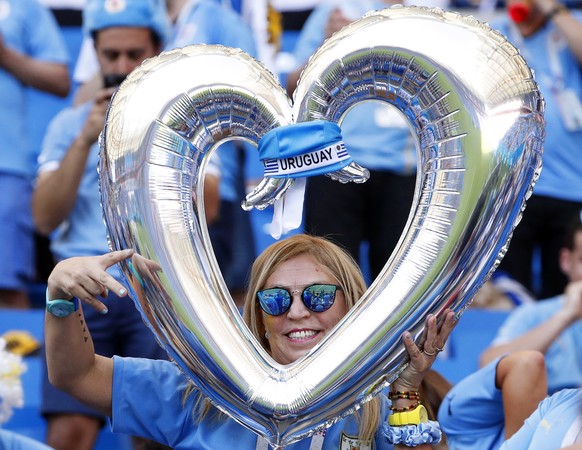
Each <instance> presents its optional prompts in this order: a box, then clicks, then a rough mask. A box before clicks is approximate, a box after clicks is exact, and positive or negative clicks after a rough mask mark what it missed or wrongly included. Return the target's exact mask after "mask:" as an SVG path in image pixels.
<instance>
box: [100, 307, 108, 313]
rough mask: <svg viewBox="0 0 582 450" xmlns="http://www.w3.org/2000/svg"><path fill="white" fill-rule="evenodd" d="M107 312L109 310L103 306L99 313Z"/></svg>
mask: <svg viewBox="0 0 582 450" xmlns="http://www.w3.org/2000/svg"><path fill="white" fill-rule="evenodd" d="M108 312H109V310H108V309H107V308H103V309H102V310H101V314H107V313H108Z"/></svg>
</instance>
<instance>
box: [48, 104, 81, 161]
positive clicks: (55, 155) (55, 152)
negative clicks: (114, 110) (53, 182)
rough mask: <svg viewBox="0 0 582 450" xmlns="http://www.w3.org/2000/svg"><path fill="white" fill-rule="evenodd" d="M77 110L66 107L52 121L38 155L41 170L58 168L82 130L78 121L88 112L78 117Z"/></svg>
mask: <svg viewBox="0 0 582 450" xmlns="http://www.w3.org/2000/svg"><path fill="white" fill-rule="evenodd" d="M79 108H81V107H79ZM83 108H87V106H83ZM75 111H76V110H75V109H73V108H65V109H63V110H61V111H59V113H57V115H56V116H55V117H54V118H53V119H52V120H51V121H50V123H49V125H48V127H47V130H46V133H45V135H44V138H43V141H42V147H41V150H40V154H39V156H38V161H37V163H38V171H39V172H44V171H47V170H55V169H57V168H58V166H59V165H60V162H61V161H62V160H63V158H64V157H65V155H66V153H67V151H68V149H69V147H70V146H71V144H72V143H73V141H74V140H75V138H76V135H77V133H78V132H79V130H80V129H79V126H80V125H79V124H78V122H79V121H81V120H84V119H85V117H86V114H84V115H83V116H82V117H77V115H78V114H76V112H75Z"/></svg>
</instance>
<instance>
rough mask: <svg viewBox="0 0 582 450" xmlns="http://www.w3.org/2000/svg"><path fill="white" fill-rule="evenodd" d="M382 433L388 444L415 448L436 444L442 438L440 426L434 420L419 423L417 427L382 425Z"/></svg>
mask: <svg viewBox="0 0 582 450" xmlns="http://www.w3.org/2000/svg"><path fill="white" fill-rule="evenodd" d="M382 432H383V434H384V436H385V437H386V440H387V441H388V443H389V444H392V445H396V444H404V445H406V446H407V447H415V446H417V445H423V444H438V443H439V442H440V440H441V437H442V432H441V427H440V424H439V423H438V422H436V421H434V420H429V421H428V422H424V423H419V424H418V425H404V426H400V427H391V426H390V425H388V424H386V423H384V424H383V425H382Z"/></svg>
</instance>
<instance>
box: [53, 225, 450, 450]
mask: <svg viewBox="0 0 582 450" xmlns="http://www.w3.org/2000/svg"><path fill="white" fill-rule="evenodd" d="M130 256H132V252H131V250H125V251H118V252H112V253H109V254H107V255H103V256H96V257H86V258H72V259H70V260H66V261H63V262H61V263H59V264H58V265H57V266H56V267H55V269H54V271H53V273H52V274H51V276H50V277H49V285H48V298H49V299H61V300H68V299H73V298H76V299H79V300H80V302H78V303H80V305H79V308H78V310H77V311H76V313H75V314H71V315H69V316H68V317H64V318H59V317H56V316H54V315H52V314H50V313H47V318H46V328H45V335H46V336H45V341H46V351H47V363H48V369H49V375H50V379H51V382H52V383H54V384H55V385H56V386H57V387H59V388H61V389H63V390H65V391H67V392H69V393H70V394H72V395H74V396H75V397H77V398H78V399H80V400H81V401H83V402H85V403H88V404H90V405H91V406H93V407H95V408H97V409H98V410H100V411H102V412H103V413H104V414H106V415H108V416H110V417H111V419H112V428H113V431H115V432H121V433H127V434H133V435H142V436H144V437H148V438H150V439H153V440H157V441H158V442H161V443H163V444H166V445H169V446H171V447H172V448H174V449H176V450H179V449H189V450H191V449H227V448H237V449H249V450H250V449H255V448H257V449H258V448H266V443H265V442H263V441H262V438H260V437H258V436H257V435H255V434H254V433H252V432H251V431H249V430H248V429H246V428H244V427H243V426H242V425H240V424H238V423H237V422H236V421H234V420H233V419H231V418H229V417H228V416H226V415H224V414H221V413H219V412H218V411H217V410H216V409H215V408H214V407H212V406H211V405H210V403H209V402H208V401H206V400H205V399H204V397H203V396H202V394H201V393H200V391H198V390H197V389H196V388H194V386H193V385H192V382H191V381H190V380H189V379H188V378H187V377H186V376H185V375H183V373H182V372H181V371H180V370H179V369H178V368H177V367H176V366H175V365H174V364H173V363H171V362H167V361H153V360H145V359H136V358H121V357H113V358H104V357H101V356H99V355H95V353H94V351H93V348H92V345H91V339H90V335H89V331H88V330H86V329H85V328H84V327H83V326H81V325H80V320H79V317H78V315H80V316H81V317H80V319H81V322H82V314H83V313H82V306H81V304H82V303H86V304H88V305H91V306H93V307H95V308H97V309H98V310H102V309H103V308H104V306H103V304H102V303H101V302H100V301H99V300H98V299H97V296H99V295H101V294H103V293H104V291H105V289H109V290H111V291H114V292H117V293H119V295H120V296H125V295H126V291H125V289H124V288H123V287H122V286H121V284H119V283H118V282H117V281H115V280H114V279H113V278H111V277H110V276H109V275H107V273H106V272H105V270H106V269H107V267H109V266H111V265H113V264H116V263H118V262H120V261H122V260H124V259H126V258H128V257H130ZM365 289H366V287H365V284H364V281H363V277H362V275H361V273H360V271H359V269H358V267H357V265H356V263H355V262H354V261H353V260H352V258H351V257H350V256H349V255H348V254H347V253H345V252H344V251H342V250H341V249H340V248H339V247H337V246H336V245H335V244H332V243H330V242H329V241H327V240H325V239H322V238H316V237H312V236H307V235H296V236H293V237H290V238H287V239H284V240H282V241H279V242H277V243H275V244H273V245H271V246H270V247H268V248H267V249H266V250H265V251H264V252H263V253H262V254H261V255H260V256H259V257H258V258H257V260H256V261H255V263H254V264H253V267H252V271H251V277H250V282H249V287H248V289H247V293H246V299H245V307H244V319H245V321H246V323H247V324H248V326H249V327H250V329H251V330H252V332H253V333H254V334H255V336H256V337H257V339H258V340H259V341H260V342H261V343H262V345H263V346H264V347H265V349H266V350H267V351H268V352H269V353H270V354H271V356H272V357H273V359H274V360H275V361H277V362H279V363H281V364H289V363H292V362H293V361H295V360H297V358H299V357H301V356H302V355H304V354H305V353H306V352H308V351H309V350H310V349H311V348H313V347H314V346H315V345H316V344H317V343H319V342H320V341H321V340H322V339H323V338H324V337H325V336H326V335H327V334H328V333H330V332H331V330H332V329H333V328H334V326H335V325H336V324H337V323H338V322H339V320H340V319H341V318H342V317H343V316H344V315H345V314H346V313H347V311H348V310H349V309H350V308H351V307H352V306H353V305H354V304H355V303H356V301H357V300H358V299H359V298H360V297H361V295H362V294H363V293H364V291H365ZM455 322H456V321H455V319H454V313H453V312H452V311H447V313H446V314H445V320H444V321H442V323H441V324H437V321H436V317H434V316H429V317H428V318H427V322H426V327H427V333H426V341H425V343H424V349H423V351H421V349H420V348H419V347H418V346H417V345H416V344H415V343H414V341H413V339H412V336H411V334H410V333H408V332H406V333H404V334H403V340H404V345H405V347H406V350H407V351H408V353H409V356H410V361H411V362H410V364H409V365H408V366H407V368H406V369H405V370H404V371H403V372H402V374H401V375H400V377H399V378H398V379H397V380H396V381H395V382H394V383H393V385H392V386H391V389H390V393H389V395H388V396H389V397H391V398H393V400H392V401H389V400H388V398H387V396H386V395H380V396H378V397H377V398H375V399H374V400H373V401H371V402H369V403H368V404H366V406H365V408H363V410H362V413H361V414H359V415H357V416H349V417H347V418H345V419H342V420H340V421H338V422H337V423H336V424H335V425H333V426H332V427H330V428H328V429H327V430H326V432H325V435H324V436H319V437H317V438H315V437H314V438H307V439H305V440H302V441H299V442H296V443H294V444H291V445H289V446H287V447H286V450H303V449H305V450H307V449H314V448H318V449H325V450H327V449H329V450H331V449H338V448H345V447H344V445H347V444H349V445H351V447H348V448H361V449H368V448H374V449H377V450H381V449H392V448H404V447H405V446H406V445H405V444H404V443H406V444H407V445H409V446H417V447H418V448H432V444H435V443H436V442H437V441H438V439H439V438H440V430H439V429H438V424H437V423H436V422H432V421H428V422H426V421H422V423H418V424H405V423H403V424H402V426H401V425H400V424H398V425H396V424H394V426H390V425H389V422H390V421H392V420H391V419H389V417H391V416H394V417H396V414H400V413H401V412H408V411H418V410H423V409H424V407H422V406H421V405H420V402H421V400H420V399H419V394H418V390H419V387H420V383H421V381H422V379H423V377H424V375H425V374H426V373H427V371H428V370H429V369H430V367H431V365H432V363H433V362H434V359H435V358H436V354H437V351H438V349H440V348H442V347H443V346H444V344H445V342H446V340H447V338H448V336H449V334H450V333H451V331H452V329H453V328H454V325H455ZM146 394H147V395H146ZM391 412H392V413H393V414H391ZM398 417H400V416H398ZM390 442H394V444H395V445H393V444H392V443H390Z"/></svg>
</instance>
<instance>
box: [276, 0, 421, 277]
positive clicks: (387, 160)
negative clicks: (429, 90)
mask: <svg viewBox="0 0 582 450" xmlns="http://www.w3.org/2000/svg"><path fill="white" fill-rule="evenodd" d="M393 4H394V2H392V1H382V0H372V1H370V0H365V1H360V0H350V1H345V2H322V3H321V4H319V5H318V6H317V7H316V8H315V9H314V10H313V12H312V13H311V14H310V15H309V18H308V19H307V21H306V22H305V25H304V26H303V29H302V30H301V33H300V35H299V38H298V40H297V43H296V46H295V51H294V56H295V60H296V61H297V64H298V66H297V68H296V69H295V70H294V71H293V72H291V73H290V74H289V76H288V78H287V92H288V93H289V95H292V93H293V91H294V90H295V87H296V84H297V81H298V79H299V75H300V73H301V71H302V69H303V67H304V66H305V64H306V63H307V61H308V59H309V58H310V57H311V56H312V55H313V54H314V53H315V52H316V50H317V49H318V48H319V47H320V45H321V44H322V42H323V41H324V39H325V38H327V37H329V36H330V35H331V34H332V32H334V31H337V30H338V29H340V28H341V27H343V26H345V25H346V24H348V23H350V22H351V21H353V20H355V19H357V18H359V17H360V16H361V15H362V14H364V13H366V12H368V11H370V10H376V9H383V8H387V7H389V6H391V5H393ZM341 130H342V136H343V138H344V142H345V144H346V148H347V149H348V151H349V153H350V155H351V156H352V158H353V159H354V161H355V162H357V163H358V164H360V165H362V166H364V167H366V168H367V169H369V170H370V179H369V180H368V181H367V182H366V183H363V184H354V183H347V184H340V183H337V182H335V181H333V180H331V179H329V178H327V177H324V176H319V177H312V178H310V179H309V180H308V181H307V187H306V194H305V206H304V208H305V225H304V226H305V230H306V231H307V232H310V233H312V234H316V235H320V236H328V237H329V238H331V239H334V240H335V241H336V242H338V243H340V244H341V245H343V246H344V247H345V248H347V249H348V251H349V252H350V253H351V254H352V256H353V257H354V258H355V259H356V260H359V258H360V248H361V244H362V242H368V243H369V258H368V264H369V269H370V273H369V275H370V279H371V280H373V279H374V278H376V276H377V275H378V273H379V272H380V271H381V270H382V268H383V267H384V264H385V263H386V261H387V260H388V257H389V256H390V254H391V252H392V250H393V249H394V247H395V246H396V243H397V242H398V239H399V238H400V235H401V233H402V231H403V229H404V226H405V224H406V221H407V219H408V215H409V212H410V208H411V205H412V199H413V195H414V189H415V183H416V159H417V156H416V140H415V138H414V137H413V136H412V134H411V132H410V129H409V127H408V124H407V122H406V120H405V119H404V116H403V115H402V114H401V113H400V112H398V111H397V110H396V108H395V107H393V106H391V105H388V104H387V103H380V102H365V103H360V104H358V105H356V106H355V108H354V109H353V110H352V111H350V112H349V113H348V114H347V116H346V117H345V118H344V120H343V122H342V123H341Z"/></svg>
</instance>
